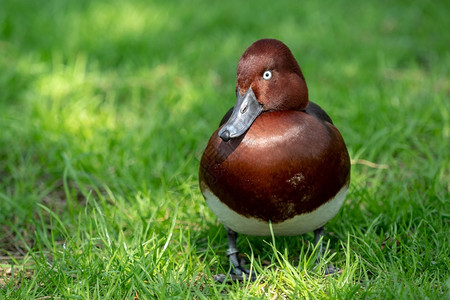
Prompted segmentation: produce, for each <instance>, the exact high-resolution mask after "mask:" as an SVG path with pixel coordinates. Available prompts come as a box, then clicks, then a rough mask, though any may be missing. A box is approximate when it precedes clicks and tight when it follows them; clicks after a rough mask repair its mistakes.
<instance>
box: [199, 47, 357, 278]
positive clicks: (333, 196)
mask: <svg viewBox="0 0 450 300" xmlns="http://www.w3.org/2000/svg"><path fill="white" fill-rule="evenodd" d="M235 93H236V102H235V104H234V106H233V107H232V108H230V109H229V110H228V111H227V113H226V114H225V115H224V117H223V118H222V120H221V122H220V125H219V127H218V128H217V129H216V130H215V131H214V133H213V134H212V136H211V137H210V139H209V141H208V144H207V146H206V148H205V150H204V152H203V154H202V157H201V160H200V167H199V187H200V190H201V193H202V195H203V197H204V199H205V201H206V204H207V205H208V206H209V208H210V209H211V210H212V212H213V213H214V214H215V215H216V216H217V218H218V221H219V222H220V223H221V224H222V225H223V226H224V227H225V229H226V233H227V240H228V250H227V252H226V254H227V256H228V257H229V261H230V271H229V272H228V274H219V275H216V276H215V280H216V281H219V282H224V281H227V280H231V281H242V280H255V279H256V277H257V274H256V272H254V271H252V272H250V270H248V269H246V268H244V267H243V265H242V264H241V261H240V259H239V258H238V254H239V250H238V249H237V246H236V240H237V237H238V234H243V235H250V236H271V235H272V234H273V235H274V236H298V235H302V234H305V233H308V232H314V236H315V238H314V240H315V245H316V246H317V247H318V248H319V251H318V256H317V259H316V263H317V262H318V261H319V260H320V258H321V255H322V238H323V235H324V225H325V224H326V223H327V222H328V221H330V220H331V219H332V218H333V217H335V216H336V214H337V213H338V212H339V210H340V209H341V207H342V205H343V203H344V201H345V198H346V195H347V191H348V188H349V184H350V157H349V154H348V150H347V147H346V144H345V142H344V139H343V137H342V135H341V134H340V132H339V130H338V129H337V128H336V127H335V126H334V124H333V121H332V120H331V118H330V117H329V115H328V114H327V113H326V112H325V111H324V110H323V109H322V108H321V107H320V106H319V105H318V104H316V103H314V102H312V101H309V97H308V88H307V85H306V81H305V77H304V76H303V73H302V70H301V69H300V66H299V64H298V62H297V60H296V59H295V57H294V55H293V54H292V52H291V50H290V49H289V48H288V47H287V46H286V45H285V44H284V43H283V42H281V41H279V40H276V39H260V40H257V41H256V42H254V43H253V44H251V45H250V46H249V47H248V48H247V49H246V50H245V51H244V53H243V54H242V56H241V58H240V60H239V62H238V66H237V81H236V88H235ZM333 270H336V269H335V268H334V269H333V268H332V267H330V269H329V270H326V271H325V273H332V272H333Z"/></svg>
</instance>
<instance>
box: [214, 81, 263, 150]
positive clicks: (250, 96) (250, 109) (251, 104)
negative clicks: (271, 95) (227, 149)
mask: <svg viewBox="0 0 450 300" xmlns="http://www.w3.org/2000/svg"><path fill="white" fill-rule="evenodd" d="M261 112H262V105H261V104H260V103H259V102H258V100H257V99H256V96H255V94H254V93H253V90H252V88H251V87H250V88H249V89H248V91H247V92H246V93H245V94H244V95H243V96H241V94H240V93H239V89H238V91H237V100H236V104H235V105H234V108H233V112H232V113H231V116H230V118H229V119H228V121H227V122H226V123H225V125H223V127H222V128H221V129H220V130H219V136H220V138H221V139H222V140H224V141H225V142H226V141H228V140H230V139H232V138H236V137H239V136H241V135H243V134H244V133H245V132H246V131H247V130H248V129H249V128H250V126H251V125H252V124H253V122H254V121H255V119H256V118H257V117H258V116H259V115H260V114H261Z"/></svg>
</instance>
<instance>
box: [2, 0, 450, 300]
mask: <svg viewBox="0 0 450 300" xmlns="http://www.w3.org/2000/svg"><path fill="white" fill-rule="evenodd" d="M449 9H450V4H449V2H446V1H415V2H412V1H365V2H359V3H355V2H353V1H340V2H337V1H321V2H310V1H308V2H298V1H284V2H280V3H273V2H272V1H258V2H250V1H245V2H244V1H227V2H208V1H173V2H168V1H139V0H132V1H119V0H116V1H102V0H97V1H57V0H50V1H44V2H42V1H41V2H39V1H31V0H29V1H25V0H19V1H12V0H6V1H5V0H3V1H0V295H2V297H5V298H17V299H19V298H20V299H24V298H41V299H44V298H45V297H54V298H77V297H79V298H83V299H86V298H93V299H98V298H102V299H104V298H115V299H117V298H133V297H136V298H142V299H146V298H155V297H158V298H191V297H192V298H222V297H223V298H227V297H231V298H236V299H242V298H251V297H256V298H274V297H280V298H283V297H288V298H292V297H294V298H295V297H307V298H328V297H330V298H394V297H395V298H427V297H428V298H430V299H436V298H445V297H450V294H449V289H450V275H449V271H448V270H449V269H450V259H449V255H450V251H449V236H450V232H449V217H450V214H449V212H450V203H449V181H450V175H449V168H450V162H449V150H448V149H449V135H450V121H449V93H450V82H449V66H450V56H449V46H450V36H449V34H448V27H449V21H448V11H449ZM265 37H270V38H277V39H280V40H282V41H283V42H284V43H286V44H287V45H288V46H289V47H290V49H291V51H292V52H293V53H294V55H295V56H296V58H297V60H298V61H299V64H300V66H301V67H302V70H303V72H304V74H305V77H306V81H307V83H308V86H309V93H310V98H311V99H312V100H313V101H315V102H317V103H318V104H320V105H321V106H322V107H323V108H324V109H325V110H326V111H327V112H328V113H329V114H330V116H331V117H332V119H333V121H334V123H335V124H336V125H337V127H338V128H339V129H340V131H341V133H342V135H343V136H344V139H345V140H346V142H347V145H348V148H349V151H350V155H351V158H352V160H353V161H354V164H353V166H352V184H351V190H350V193H349V196H348V200H347V202H346V205H345V206H344V207H343V209H342V211H341V212H340V213H339V215H338V216H336V218H334V219H333V220H332V221H331V222H330V223H329V225H328V226H327V228H326V230H327V232H328V233H329V235H328V236H327V239H329V240H330V252H329V253H328V254H329V256H328V259H330V260H331V262H332V263H333V264H334V265H337V266H338V267H340V268H341V269H342V270H343V272H342V273H341V274H339V275H338V276H334V277H326V278H324V277H323V276H322V275H320V274H318V273H316V272H312V271H311V264H310V261H308V258H309V257H310V255H311V249H310V248H309V246H310V242H311V241H312V236H311V235H305V236H304V237H302V238H301V239H298V238H280V239H276V247H273V246H274V244H273V243H271V242H270V241H271V240H270V239H269V240H268V241H267V240H264V239H259V238H252V237H249V238H247V237H241V239H240V240H239V245H240V247H241V249H242V250H243V252H244V253H246V254H248V255H249V256H250V258H252V257H253V256H254V257H255V260H254V262H253V265H254V267H255V268H256V269H257V270H259V271H260V272H261V273H262V274H263V275H262V276H261V277H260V278H259V279H258V281H257V282H256V283H251V284H246V285H244V286H242V285H241V286H239V285H232V286H222V285H218V284H215V283H213V282H212V280H211V278H212V275H214V274H217V273H219V272H224V271H226V270H227V268H228V262H227V259H226V257H225V255H224V254H225V250H226V239H225V236H224V231H223V230H222V229H221V226H220V224H218V222H217V220H216V218H215V216H214V215H213V214H212V213H211V212H210V211H209V210H208V208H207V207H206V205H205V203H204V201H203V199H202V197H201V195H200V192H199V190H198V188H197V172H198V163H199V158H200V156H201V153H202V151H203V149H204V147H205V145H206V142H207V140H208V138H209V136H210V134H211V133H212V132H213V131H214V129H215V128H216V126H217V125H218V122H219V120H220V119H221V117H222V115H223V114H224V113H225V112H226V110H227V109H228V108H230V107H231V106H232V105H233V103H234V100H235V99H234V98H235V95H234V87H235V80H236V78H235V77H236V65H237V62H238V60H239V57H240V55H241V54H242V52H243V51H244V50H245V49H246V48H247V47H248V46H249V45H250V44H251V43H252V42H254V41H255V40H257V39H260V38H265ZM367 161H368V162H369V163H367ZM370 163H372V164H370ZM249 241H250V242H249ZM299 253H300V255H299Z"/></svg>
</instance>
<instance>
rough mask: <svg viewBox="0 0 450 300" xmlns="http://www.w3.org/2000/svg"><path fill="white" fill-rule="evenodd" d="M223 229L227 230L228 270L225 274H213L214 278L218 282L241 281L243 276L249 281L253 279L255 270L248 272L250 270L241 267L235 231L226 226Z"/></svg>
mask: <svg viewBox="0 0 450 300" xmlns="http://www.w3.org/2000/svg"><path fill="white" fill-rule="evenodd" d="M225 229H226V230H227V238H228V250H227V256H228V258H229V259H230V272H229V274H227V275H226V274H219V275H216V276H214V280H216V281H219V282H220V283H222V282H224V281H227V282H231V281H243V280H244V278H245V279H247V280H251V281H253V280H255V279H256V272H255V271H252V272H251V273H250V270H249V269H246V268H244V267H242V266H241V263H240V261H239V257H238V254H239V250H238V249H237V248H236V240H237V233H236V232H235V231H233V230H231V229H229V228H227V227H225Z"/></svg>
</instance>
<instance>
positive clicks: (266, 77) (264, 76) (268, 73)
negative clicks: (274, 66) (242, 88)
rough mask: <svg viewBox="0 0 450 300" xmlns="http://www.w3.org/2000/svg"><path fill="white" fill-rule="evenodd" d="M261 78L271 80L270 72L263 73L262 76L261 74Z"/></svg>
mask: <svg viewBox="0 0 450 300" xmlns="http://www.w3.org/2000/svg"><path fill="white" fill-rule="evenodd" d="M263 78H264V79H265V80H269V79H270V78H272V72H270V71H265V72H264V74H263Z"/></svg>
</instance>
